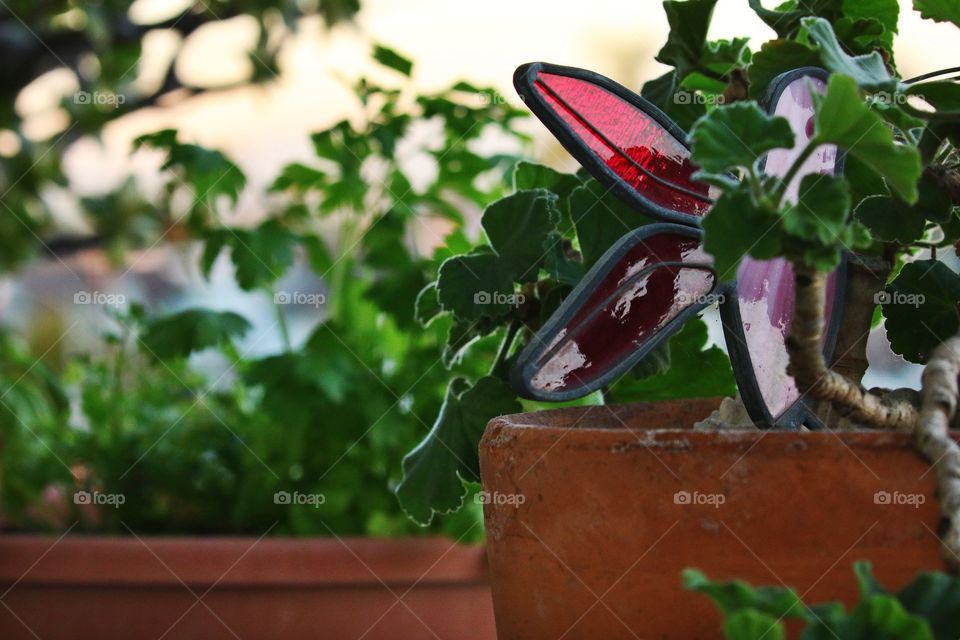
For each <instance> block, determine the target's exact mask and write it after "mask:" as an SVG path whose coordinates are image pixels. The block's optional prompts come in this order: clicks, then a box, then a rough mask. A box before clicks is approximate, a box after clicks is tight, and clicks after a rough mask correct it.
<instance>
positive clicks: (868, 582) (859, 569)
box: [853, 560, 887, 598]
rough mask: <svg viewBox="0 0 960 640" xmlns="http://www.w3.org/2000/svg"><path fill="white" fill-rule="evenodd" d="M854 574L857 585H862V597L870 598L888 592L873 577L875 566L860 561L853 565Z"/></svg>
mask: <svg viewBox="0 0 960 640" xmlns="http://www.w3.org/2000/svg"><path fill="white" fill-rule="evenodd" d="M853 573H854V575H856V576H857V584H859V585H860V597H861V598H869V597H871V596H874V595H876V594H878V593H880V594H885V593H887V590H886V589H884V588H883V586H882V585H881V584H880V583H879V582H877V579H876V578H875V577H874V576H873V565H871V564H870V563H869V562H865V561H862V560H861V561H859V562H854V563H853Z"/></svg>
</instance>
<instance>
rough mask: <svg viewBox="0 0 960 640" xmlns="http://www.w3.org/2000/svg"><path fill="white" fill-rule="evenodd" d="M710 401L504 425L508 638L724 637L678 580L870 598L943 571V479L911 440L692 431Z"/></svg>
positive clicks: (495, 559)
mask: <svg viewBox="0 0 960 640" xmlns="http://www.w3.org/2000/svg"><path fill="white" fill-rule="evenodd" d="M716 404H717V403H716V401H714V400H698V401H678V402H662V403H654V404H644V405H628V406H619V407H602V406H599V407H585V408H568V409H559V410H554V411H543V412H538V413H529V414H520V415H514V416H504V417H502V418H499V419H496V420H493V421H492V422H491V423H490V424H489V426H488V427H487V430H486V433H485V435H484V437H483V441H482V443H481V445H480V463H481V470H482V476H483V485H484V489H485V491H486V492H487V493H486V505H485V507H484V509H485V520H486V527H487V548H488V554H489V558H490V572H491V580H492V583H493V603H494V611H495V613H496V619H497V631H498V634H499V635H498V638H499V640H521V639H522V640H537V639H540V638H544V639H549V640H556V638H559V637H563V638H564V639H565V640H577V639H588V638H589V639H596V638H606V639H615V638H631V639H635V638H656V639H658V640H661V639H666V638H670V639H683V640H692V639H694V638H719V637H721V632H720V628H721V622H720V617H719V614H717V613H716V612H715V610H714V607H713V605H712V604H711V603H710V602H709V601H708V600H707V598H706V597H703V596H701V595H698V594H693V593H689V592H687V591H685V590H684V589H683V587H682V580H681V572H682V571H683V569H685V568H687V567H696V568H699V569H702V570H703V571H705V572H706V573H707V575H708V576H709V577H710V578H712V579H725V580H726V579H733V578H738V579H745V580H747V581H749V582H751V583H753V584H768V585H776V586H783V585H788V586H791V587H793V588H794V589H796V590H797V592H798V593H799V594H801V596H802V597H803V598H804V600H806V601H807V602H811V603H815V602H824V601H829V600H843V601H844V602H846V603H847V604H848V605H850V604H852V603H853V602H855V601H856V600H857V595H858V590H857V585H856V583H855V578H854V576H853V573H852V571H851V565H852V563H853V562H854V561H855V560H870V561H872V562H873V565H874V569H875V572H876V575H877V577H878V578H879V580H880V581H881V583H883V584H885V585H887V586H889V587H891V588H899V587H901V586H902V585H904V584H905V583H906V582H908V581H909V580H910V579H911V578H912V577H913V576H914V574H915V573H916V572H917V571H918V570H920V569H942V568H943V566H942V563H941V560H940V555H939V543H938V540H937V537H936V533H935V532H936V530H937V522H938V518H939V514H938V510H937V503H936V497H935V490H936V482H935V478H934V474H933V473H932V472H928V466H927V464H926V463H925V462H924V461H923V460H922V459H921V458H920V457H919V455H917V454H916V453H915V452H914V451H913V448H912V446H911V444H910V442H909V439H908V437H907V436H905V435H903V434H895V433H882V432H839V433H827V432H820V433H797V432H783V431H781V432H763V431H753V430H740V431H722V432H716V431H714V432H705V431H694V430H693V429H692V428H691V427H692V425H693V423H694V422H696V421H697V420H700V419H702V418H703V417H705V416H706V415H708V414H709V413H710V411H711V410H712V409H713V408H715V407H716Z"/></svg>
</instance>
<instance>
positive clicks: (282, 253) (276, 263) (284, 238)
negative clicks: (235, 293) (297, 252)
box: [201, 219, 298, 291]
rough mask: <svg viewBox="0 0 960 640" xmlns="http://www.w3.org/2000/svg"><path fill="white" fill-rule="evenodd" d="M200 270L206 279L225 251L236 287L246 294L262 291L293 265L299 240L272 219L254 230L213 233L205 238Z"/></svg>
mask: <svg viewBox="0 0 960 640" xmlns="http://www.w3.org/2000/svg"><path fill="white" fill-rule="evenodd" d="M204 239H205V241H206V245H205V247H204V253H203V258H202V259H201V266H202V270H203V272H204V274H205V275H209V273H210V269H211V267H212V266H213V262H214V260H215V259H216V258H217V256H218V255H219V254H220V252H221V251H222V250H223V249H224V248H225V247H229V248H230V257H231V260H232V261H233V265H234V269H235V277H236V279H237V284H239V285H240V288H241V289H243V290H245V291H250V290H251V289H256V288H258V287H265V286H268V285H270V284H272V283H273V282H275V281H276V280H277V279H279V278H280V277H281V276H282V275H283V274H284V273H285V272H286V271H287V269H288V268H290V265H292V264H293V258H294V248H295V247H296V245H297V242H298V237H297V235H296V234H295V233H293V232H291V231H289V230H288V229H286V228H285V227H284V226H283V225H282V224H281V223H280V222H279V221H277V220H274V219H271V220H267V221H265V222H263V223H262V224H261V225H260V226H259V227H256V228H254V229H215V230H213V231H210V232H208V233H207V234H206V235H205V238H204Z"/></svg>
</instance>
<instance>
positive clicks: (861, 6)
mask: <svg viewBox="0 0 960 640" xmlns="http://www.w3.org/2000/svg"><path fill="white" fill-rule="evenodd" d="M843 14H844V15H845V16H846V17H848V18H854V19H857V18H871V19H874V20H877V21H878V22H879V23H880V24H882V25H883V28H884V29H885V30H886V31H888V32H889V33H890V34H894V33H898V31H899V22H900V3H899V2H898V0H843Z"/></svg>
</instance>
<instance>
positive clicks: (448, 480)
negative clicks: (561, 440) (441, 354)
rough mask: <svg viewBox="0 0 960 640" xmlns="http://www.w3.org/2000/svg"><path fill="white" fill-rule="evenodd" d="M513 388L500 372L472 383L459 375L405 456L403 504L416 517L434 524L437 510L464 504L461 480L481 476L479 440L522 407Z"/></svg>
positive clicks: (400, 492) (399, 494) (400, 491)
mask: <svg viewBox="0 0 960 640" xmlns="http://www.w3.org/2000/svg"><path fill="white" fill-rule="evenodd" d="M520 409H521V407H520V403H518V402H517V400H516V397H515V395H514V393H513V391H512V390H511V389H510V387H508V386H507V385H506V384H505V383H504V382H503V381H502V380H500V379H499V378H494V377H492V376H486V377H483V378H480V379H479V380H477V382H476V384H474V385H473V386H471V385H470V384H469V383H468V382H467V381H466V380H464V379H463V378H455V379H454V380H453V381H451V383H450V386H449V388H448V389H447V395H446V399H445V400H444V402H443V407H442V408H441V409H440V415H439V416H438V417H437V421H436V422H435V423H434V424H433V427H432V428H431V430H430V433H429V434H428V435H427V436H426V438H424V439H423V441H422V442H421V443H420V444H419V445H418V446H417V448H416V449H414V450H413V451H411V452H410V453H408V454H407V455H406V457H404V459H403V480H402V481H401V482H400V484H399V486H398V487H397V490H396V492H397V497H398V498H399V499H400V504H401V506H402V507H403V509H404V511H406V513H407V515H409V516H410V517H411V518H412V519H413V520H415V521H416V522H419V523H420V524H424V525H425V524H429V523H430V521H431V520H432V519H433V515H434V514H435V513H446V512H450V511H455V510H456V509H459V508H460V507H461V506H462V505H463V498H464V496H465V495H466V489H465V487H464V486H463V483H462V480H468V481H473V482H476V481H479V479H480V469H479V458H478V453H477V444H478V443H479V441H480V436H481V435H482V434H483V430H484V429H485V428H486V426H487V423H488V422H489V421H490V420H492V419H493V418H495V417H497V416H501V415H504V414H508V413H516V412H518V411H520Z"/></svg>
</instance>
